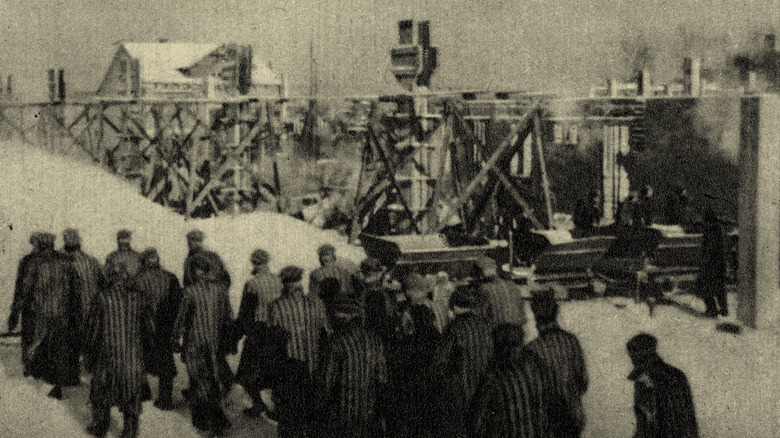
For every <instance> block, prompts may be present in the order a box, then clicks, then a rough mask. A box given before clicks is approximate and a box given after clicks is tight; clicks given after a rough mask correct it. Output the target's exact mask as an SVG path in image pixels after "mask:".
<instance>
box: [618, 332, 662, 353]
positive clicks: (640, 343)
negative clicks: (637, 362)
mask: <svg viewBox="0 0 780 438" xmlns="http://www.w3.org/2000/svg"><path fill="white" fill-rule="evenodd" d="M657 346H658V339H657V338H656V337H655V336H653V335H651V334H648V333H640V334H638V335H636V336H634V337H633V338H631V339H630V340H629V341H628V342H627V343H626V349H627V350H628V354H630V355H632V356H647V355H653V354H655V352H656V347H657Z"/></svg>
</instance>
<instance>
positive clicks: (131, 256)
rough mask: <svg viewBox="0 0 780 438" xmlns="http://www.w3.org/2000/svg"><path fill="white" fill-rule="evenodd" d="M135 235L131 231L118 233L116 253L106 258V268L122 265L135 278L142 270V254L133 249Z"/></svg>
mask: <svg viewBox="0 0 780 438" xmlns="http://www.w3.org/2000/svg"><path fill="white" fill-rule="evenodd" d="M132 238H133V233H132V232H130V230H119V231H118V232H117V233H116V245H117V249H116V251H114V252H112V253H110V254H109V255H108V256H106V264H105V266H108V265H110V264H111V265H112V264H116V263H121V264H123V265H125V267H126V268H127V273H128V275H130V277H131V278H132V277H135V276H136V275H137V274H138V271H140V270H141V254H140V253H138V251H136V250H134V249H133V248H132V247H131V245H130V244H131V241H132Z"/></svg>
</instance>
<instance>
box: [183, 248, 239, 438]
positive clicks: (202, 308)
mask: <svg viewBox="0 0 780 438" xmlns="http://www.w3.org/2000/svg"><path fill="white" fill-rule="evenodd" d="M210 268H211V266H210V265H209V263H208V261H207V260H204V259H198V260H196V261H194V262H193V271H194V276H195V283H193V284H192V285H191V286H189V287H187V288H186V289H185V291H184V297H183V298H182V302H181V306H179V314H178V316H177V317H176V323H175V324H174V330H173V336H174V339H175V340H178V339H179V337H182V336H183V343H182V361H183V362H184V364H185V365H186V366H187V372H188V373H189V376H190V385H191V386H190V397H189V399H190V405H191V406H190V408H191V414H192V424H193V426H195V427H196V428H198V429H199V430H204V431H210V432H214V433H223V432H224V431H225V430H226V429H227V428H229V427H230V423H229V421H228V420H227V417H226V416H225V413H224V411H223V410H222V407H221V405H220V401H221V400H222V397H223V395H226V394H227V391H228V390H230V386H231V382H232V380H233V379H232V375H231V372H230V369H229V368H227V362H226V361H225V356H226V354H227V352H226V351H225V350H226V349H225V348H224V346H225V342H226V339H225V338H226V336H228V332H229V331H230V326H231V325H232V322H233V315H232V313H233V311H232V309H231V307H230V299H229V297H228V289H227V287H225V285H224V284H220V283H219V282H217V281H210V277H209V275H210V274H209V270H210Z"/></svg>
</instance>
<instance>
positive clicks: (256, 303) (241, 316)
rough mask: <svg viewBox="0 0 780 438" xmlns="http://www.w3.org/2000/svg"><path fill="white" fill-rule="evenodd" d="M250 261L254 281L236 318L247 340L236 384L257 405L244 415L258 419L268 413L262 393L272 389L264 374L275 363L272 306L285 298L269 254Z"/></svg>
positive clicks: (254, 255)
mask: <svg viewBox="0 0 780 438" xmlns="http://www.w3.org/2000/svg"><path fill="white" fill-rule="evenodd" d="M249 259H250V262H251V263H252V266H253V269H252V278H250V279H249V280H248V281H247V282H246V283H245V284H244V293H243V294H242V295H241V304H240V306H239V308H238V318H236V327H237V329H238V331H239V336H244V335H245V336H246V340H245V341H244V349H243V351H242V352H241V361H240V362H239V364H238V372H237V373H236V380H237V381H238V382H239V383H240V384H241V386H243V387H244V390H246V392H247V395H249V398H251V399H252V402H253V406H252V407H251V408H249V409H246V410H244V413H245V414H247V415H249V416H258V415H260V413H262V411H263V410H264V405H263V401H262V400H261V399H260V390H261V389H263V388H265V387H266V386H267V385H268V382H267V379H265V378H264V371H265V368H267V367H268V366H269V361H271V360H272V359H271V357H270V356H269V354H270V346H269V341H270V339H269V336H268V306H269V305H270V304H271V302H273V301H274V300H275V299H277V298H279V296H281V294H282V281H281V280H280V279H279V276H278V275H276V274H274V273H273V272H271V270H270V269H269V268H268V262H269V261H270V255H269V254H268V252H266V251H265V250H262V249H257V250H255V251H253V252H252V254H251V256H250V258H249Z"/></svg>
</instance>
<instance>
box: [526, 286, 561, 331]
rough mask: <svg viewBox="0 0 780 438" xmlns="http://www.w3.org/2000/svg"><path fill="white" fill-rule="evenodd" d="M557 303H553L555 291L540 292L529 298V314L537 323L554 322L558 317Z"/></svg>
mask: <svg viewBox="0 0 780 438" xmlns="http://www.w3.org/2000/svg"><path fill="white" fill-rule="evenodd" d="M558 309H559V306H558V302H557V301H555V291H553V290H552V289H550V290H545V291H540V292H538V293H535V294H533V296H532V297H531V312H533V314H534V318H536V322H537V323H548V322H552V321H555V319H556V318H557V317H558Z"/></svg>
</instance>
